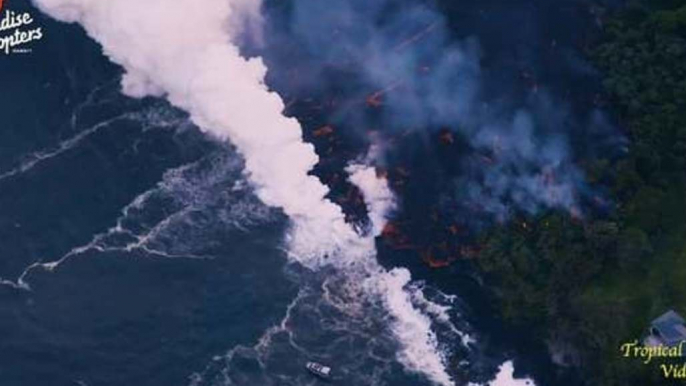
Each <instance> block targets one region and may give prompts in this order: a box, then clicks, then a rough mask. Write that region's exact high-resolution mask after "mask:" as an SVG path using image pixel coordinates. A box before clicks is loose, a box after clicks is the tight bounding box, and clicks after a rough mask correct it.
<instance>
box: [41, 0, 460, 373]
mask: <svg viewBox="0 0 686 386" xmlns="http://www.w3.org/2000/svg"><path fill="white" fill-rule="evenodd" d="M34 2H35V3H36V4H37V5H38V6H39V7H40V8H41V9H42V10H43V11H44V12H46V13H47V14H49V15H51V16H53V17H55V18H57V19H59V20H62V21H65V22H78V23H79V24H81V25H82V26H83V27H84V28H85V30H86V31H87V33H88V34H89V35H90V36H91V37H93V38H94V39H95V40H97V41H98V42H99V43H100V44H101V45H102V47H103V50H104V52H105V54H106V55H108V56H109V58H110V59H111V60H112V61H113V62H115V63H118V64H120V65H121V66H122V67H123V68H124V70H125V75H124V77H123V79H122V88H123V91H124V93H125V94H127V95H129V96H132V97H137V98H141V97H146V96H157V97H166V98H167V99H168V100H169V101H170V102H171V103H172V104H173V105H175V106H176V107H178V108H181V109H183V110H185V111H187V112H188V113H189V114H190V117H191V120H192V121H193V122H194V123H195V124H196V125H197V126H198V127H199V128H200V129H201V130H203V131H205V132H207V133H209V134H211V135H213V136H215V137H217V138H219V139H226V140H230V141H231V142H232V143H233V144H234V145H235V146H236V147H237V149H238V150H239V151H240V152H241V153H242V155H243V156H244V158H245V164H246V172H247V174H248V175H249V178H250V180H251V182H252V183H253V184H254V186H255V189H256V193H257V195H258V196H259V197H260V199H262V200H263V201H264V202H265V203H266V204H268V205H271V206H275V207H279V208H282V209H283V211H284V212H285V214H286V215H288V216H289V217H290V218H291V220H292V229H291V231H290V232H289V235H290V240H289V247H290V251H289V252H290V253H291V254H292V256H293V257H294V258H295V259H297V261H299V262H300V263H302V264H304V265H306V266H309V267H311V268H316V267H318V266H319V265H320V264H323V263H324V262H327V263H331V264H333V265H335V266H336V267H337V268H338V269H339V270H341V271H343V272H344V274H346V275H350V276H351V277H352V278H351V279H350V282H351V283H353V284H355V285H359V286H360V288H361V289H363V290H366V295H363V296H375V297H376V298H377V299H380V300H381V301H382V302H383V303H384V304H385V305H386V308H387V309H388V311H389V313H390V314H391V316H392V319H393V320H392V322H391V323H392V326H391V330H393V332H394V333H395V335H396V336H397V337H398V340H399V341H400V344H401V346H402V347H401V352H400V354H399V360H400V361H401V362H402V363H403V364H404V365H405V366H406V367H407V368H408V369H409V370H412V371H416V372H422V373H424V374H426V375H427V377H428V378H429V379H431V380H432V381H434V382H436V383H437V384H441V385H446V386H447V385H450V384H452V381H451V379H450V376H449V375H448V374H447V372H446V370H445V361H444V358H443V357H442V355H441V353H440V350H438V347H437V344H438V343H437V342H436V337H435V335H434V334H433V332H432V331H431V319H430V318H429V317H428V316H426V315H424V314H422V313H421V312H420V311H418V310H417V309H416V308H414V306H413V304H412V299H411V296H410V294H408V293H406V292H405V291H406V289H405V287H406V286H407V284H408V283H409V282H410V274H409V272H408V271H407V270H402V269H399V270H394V271H391V272H387V271H385V270H384V269H383V268H381V267H380V266H379V265H378V263H377V262H376V260H375V254H374V239H373V238H374V236H375V235H377V234H378V233H379V232H380V230H381V229H382V227H383V225H382V222H383V221H385V219H386V215H387V213H388V211H389V210H391V209H392V207H393V205H394V202H393V198H392V194H391V192H390V190H389V189H388V186H387V184H386V183H385V181H384V180H381V179H378V178H376V175H375V173H374V171H373V170H372V169H369V168H367V167H365V166H359V165H358V166H351V168H350V169H349V172H350V173H352V176H351V181H352V182H353V183H355V184H357V185H359V187H360V189H361V190H362V191H363V193H364V194H365V198H366V200H367V201H366V203H367V205H368V207H369V210H370V212H371V213H370V218H371V219H372V221H373V224H372V225H373V227H372V232H371V234H369V235H368V236H366V237H362V236H358V235H357V233H355V232H354V231H353V228H352V227H351V226H350V225H348V224H346V222H345V219H344V216H343V214H342V211H341V209H340V207H338V206H337V205H335V204H333V203H332V202H330V201H329V200H328V199H326V198H325V196H326V195H327V193H328V189H327V187H326V186H325V185H323V184H322V183H321V182H320V181H319V180H318V179H317V178H316V177H313V176H311V175H309V172H310V170H311V169H312V168H313V166H314V165H315V164H316V163H317V162H318V157H317V155H316V154H315V152H314V148H313V146H311V145H309V144H306V143H304V142H303V141H302V130H301V126H300V124H299V123H298V122H297V121H296V120H295V119H292V118H287V117H285V116H283V115H282V111H283V110H284V103H283V101H282V100H281V98H280V97H279V96H278V95H277V94H275V93H273V92H270V91H269V90H268V88H267V86H266V85H265V83H264V78H265V75H266V71H267V70H266V67H265V66H264V64H263V62H262V60H260V59H245V58H244V57H242V56H241V54H240V52H239V49H238V48H237V46H236V45H235V44H234V42H235V39H236V38H237V37H238V35H239V34H240V33H241V32H244V31H245V28H249V29H250V30H251V31H254V29H255V26H256V25H257V23H259V3H258V2H257V1H252V0H179V1H171V0H145V1H140V0H107V1H101V0H34ZM358 282H359V283H358Z"/></svg>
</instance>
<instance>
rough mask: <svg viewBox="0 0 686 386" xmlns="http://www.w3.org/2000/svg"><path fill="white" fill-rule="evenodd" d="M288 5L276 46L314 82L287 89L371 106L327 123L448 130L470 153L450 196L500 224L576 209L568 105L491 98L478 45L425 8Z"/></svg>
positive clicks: (537, 94) (308, 0) (337, 2)
mask: <svg viewBox="0 0 686 386" xmlns="http://www.w3.org/2000/svg"><path fill="white" fill-rule="evenodd" d="M287 3H288V4H289V6H279V5H276V3H275V4H274V5H273V7H272V9H271V12H272V16H271V18H273V19H276V20H278V21H277V22H274V23H273V28H274V30H275V31H276V33H275V34H273V36H271V39H272V44H273V46H275V45H284V44H285V43H284V41H285V40H289V41H292V40H295V41H296V42H297V44H295V45H293V44H291V46H290V49H291V50H292V55H293V56H299V57H298V59H295V58H293V59H291V60H292V61H301V62H302V63H303V64H304V67H307V69H308V73H309V74H313V75H312V76H302V78H303V79H301V80H297V81H296V84H295V85H291V87H294V88H298V84H297V82H301V84H302V87H303V88H305V89H326V88H329V89H337V90H338V92H339V93H344V94H347V96H344V98H345V97H348V98H350V97H354V96H355V95H356V94H357V96H359V95H371V98H374V99H373V100H372V101H371V104H372V105H373V107H367V108H363V107H364V106H363V107H360V108H350V109H342V110H344V111H340V112H339V113H338V116H336V117H334V118H333V119H337V120H338V121H340V123H341V124H345V125H348V126H352V127H357V128H358V129H362V130H364V129H368V128H375V129H382V130H389V131H392V130H396V131H400V130H412V129H418V130H426V129H429V130H431V129H439V128H448V129H450V130H451V131H453V132H454V133H456V134H457V135H459V136H460V137H461V138H462V139H463V140H464V141H465V142H466V144H467V146H468V149H466V150H468V152H469V153H468V154H467V153H466V154H465V155H464V156H463V157H462V163H463V164H462V165H460V166H461V167H460V169H461V170H462V175H461V176H460V177H459V178H457V179H456V180H455V185H454V186H455V189H454V190H455V195H456V196H458V197H459V198H460V200H461V201H462V202H463V203H464V204H465V205H468V206H470V205H471V206H478V207H479V208H480V210H481V211H483V212H487V213H491V214H494V215H496V216H497V217H505V216H507V215H508V213H509V212H510V211H512V210H524V211H527V212H536V211H537V210H539V209H541V208H544V207H545V208H563V209H567V210H571V209H573V208H574V207H575V206H576V205H577V200H578V197H577V194H578V193H577V192H578V191H579V190H580V189H581V190H583V178H582V175H581V172H580V171H579V170H578V169H577V168H576V167H575V166H574V165H573V159H572V154H571V149H570V145H569V138H568V137H567V135H568V133H569V118H570V115H569V114H567V110H566V108H565V107H564V105H563V104H562V103H559V102H557V101H556V100H555V98H553V97H552V96H550V95H549V94H548V93H546V91H545V89H544V88H543V87H542V86H541V87H539V86H538V85H535V90H534V91H532V92H531V93H530V95H529V96H528V97H525V98H522V100H513V98H512V95H511V93H510V90H503V95H500V96H493V95H491V94H493V93H492V90H489V92H488V93H487V92H486V91H485V89H484V86H483V85H484V79H483V74H482V68H481V62H482V59H483V58H482V52H481V48H480V46H479V43H478V41H477V39H475V38H462V39H456V37H455V36H454V35H453V32H451V30H450V28H449V26H448V21H447V20H446V18H445V17H444V16H443V15H442V14H441V13H440V12H439V11H437V10H435V9H434V8H432V6H430V5H428V4H429V2H423V1H405V0H379V1H368V0H329V1H316V0H292V1H289V2H287ZM503 33H507V31H503ZM280 39H284V40H280ZM273 46H272V48H273ZM284 57H286V56H284ZM313 79H314V80H313ZM343 79H345V80H344V81H343ZM532 88H534V87H532ZM486 94H488V95H486Z"/></svg>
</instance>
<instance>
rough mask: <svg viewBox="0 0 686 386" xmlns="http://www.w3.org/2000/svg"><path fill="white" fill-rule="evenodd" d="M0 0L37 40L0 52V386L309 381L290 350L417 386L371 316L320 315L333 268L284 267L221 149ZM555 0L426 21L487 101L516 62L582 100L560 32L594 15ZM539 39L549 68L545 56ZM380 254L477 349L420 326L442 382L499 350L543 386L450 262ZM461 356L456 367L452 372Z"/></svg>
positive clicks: (539, 359) (371, 310)
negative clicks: (480, 64)
mask: <svg viewBox="0 0 686 386" xmlns="http://www.w3.org/2000/svg"><path fill="white" fill-rule="evenodd" d="M9 3H10V6H11V7H12V9H13V10H17V11H19V10H22V9H28V10H31V12H32V13H33V15H34V17H35V18H36V19H37V21H36V22H37V23H39V24H40V25H42V26H43V28H44V30H45V38H44V39H43V40H42V41H41V42H39V43H38V44H34V45H33V46H32V48H33V52H32V53H30V54H22V55H12V56H0V278H2V279H3V280H4V284H3V285H0V385H3V386H5V385H7V386H47V385H49V386H78V385H81V386H85V385H87V386H122V385H141V386H143V385H145V386H172V385H193V386H200V385H254V386H261V385H265V386H266V385H314V384H317V383H318V381H317V380H315V379H314V378H312V377H310V376H309V375H308V374H307V373H306V372H304V371H303V364H304V363H305V362H306V361H307V360H310V359H314V360H320V361H323V362H328V363H335V364H337V365H338V366H337V367H338V370H339V379H338V381H337V382H338V383H339V384H345V385H350V386H357V385H360V386H362V385H392V386H403V385H424V384H429V383H428V381H427V380H426V379H425V378H423V377H422V376H420V375H417V374H408V373H406V372H404V371H403V368H402V366H401V365H400V364H399V363H398V362H397V361H396V360H395V353H396V351H397V350H398V347H397V342H395V341H394V340H393V339H392V337H391V335H390V334H389V332H388V326H387V325H385V323H384V321H385V316H384V314H383V310H381V309H379V308H378V307H375V306H374V305H365V307H366V308H364V310H365V313H362V314H360V313H358V312H355V311H351V310H346V309H345V308H338V307H336V306H335V304H336V303H335V301H331V302H329V301H328V300H326V299H328V298H327V296H328V295H327V294H328V292H327V290H333V295H331V296H332V298H333V299H345V296H346V295H345V294H336V293H335V292H336V288H337V286H336V277H335V275H333V276H332V275H329V273H327V272H321V273H318V274H314V273H310V272H305V271H303V269H302V268H299V267H297V266H293V265H289V264H288V263H287V258H286V256H285V253H284V251H283V250H282V248H281V246H282V238H283V234H284V231H285V228H286V226H287V219H286V218H285V217H284V216H283V215H282V214H281V213H279V212H278V211H276V210H273V209H270V208H267V207H265V206H264V205H263V204H261V203H260V202H259V200H258V199H257V198H256V197H255V196H254V194H253V193H252V191H251V189H250V187H249V185H248V184H247V183H246V181H245V177H244V176H243V175H242V160H241V158H240V157H239V156H238V155H237V154H236V152H235V151H234V150H233V149H232V148H231V147H230V145H228V144H223V143H217V142H216V141H213V140H211V139H208V138H206V137H205V136H203V135H202V134H201V133H199V131H198V130H197V128H195V127H194V126H193V125H191V124H190V123H189V122H188V119H187V116H186V115H185V114H184V113H183V112H180V111H177V110H175V109H173V108H172V107H170V106H169V105H168V104H167V103H166V102H165V101H163V100H156V99H145V100H132V99H129V98H126V97H123V96H122V95H121V94H120V93H119V84H118V82H119V79H120V76H121V70H120V69H119V68H117V67H116V66H114V65H112V64H110V63H109V61H108V60H107V58H105V57H104V56H103V55H102V53H101V51H100V48H99V46H98V45H97V44H96V43H94V42H93V41H92V40H90V39H88V38H87V37H86V36H85V34H84V32H83V31H82V30H81V29H80V28H79V27H77V26H73V25H63V24H58V23H56V22H54V21H51V20H49V19H47V18H45V17H42V16H40V13H39V12H38V11H36V10H34V9H32V8H31V7H30V6H29V4H28V3H27V1H25V0H16V1H10V2H9ZM515 3H516V4H515ZM548 3H551V4H548ZM559 3H560V4H557V3H556V4H554V5H553V4H552V2H546V1H515V2H510V1H502V0H501V1H486V2H483V1H468V2H454V3H449V4H448V5H446V6H445V9H444V10H445V12H447V13H448V14H450V15H451V18H450V20H451V23H454V24H455V26H456V30H457V31H458V32H459V34H461V35H463V36H470V35H475V36H477V37H478V38H479V39H480V40H481V41H482V44H483V49H484V51H485V52H486V54H487V55H486V59H487V60H486V64H485V66H486V67H485V71H486V73H488V74H489V76H487V77H486V78H487V79H489V86H487V88H488V89H489V90H491V91H493V92H494V93H495V92H496V90H499V89H500V88H501V86H502V84H503V83H507V82H514V79H519V78H520V72H521V71H522V68H523V67H526V68H527V69H530V70H531V71H538V72H537V75H538V76H539V77H540V78H541V81H542V82H546V83H547V84H548V85H550V87H553V88H557V89H558V90H560V92H561V93H562V94H564V95H569V99H570V100H579V103H578V105H579V106H581V107H580V108H584V107H583V106H584V105H591V104H592V102H591V97H589V95H592V94H594V93H595V92H596V88H597V84H596V83H595V80H594V79H595V78H594V75H593V71H592V70H589V69H588V68H587V67H585V64H584V63H583V62H582V61H581V59H579V58H578V55H579V49H580V47H579V45H581V44H582V43H583V37H584V32H579V33H577V32H578V31H586V30H587V29H588V26H589V25H592V24H593V22H594V15H592V14H591V13H590V11H589V10H590V8H589V4H586V3H585V2H581V1H561V2H559ZM519 26H521V27H522V28H516V29H514V28H515V27H519ZM527 26H528V27H530V28H532V29H534V30H530V29H527V28H525V27H527ZM504 30H508V31H504ZM552 40H555V42H556V43H555V44H559V45H562V46H563V47H564V48H565V50H566V51H565V52H566V53H565V55H566V58H562V59H561V58H559V57H553V56H551V55H548V54H546V52H547V51H546V49H545V48H544V47H548V46H549V45H550V44H552V43H551V41H552ZM274 52H275V53H274V55H273V56H272V57H268V58H267V61H268V62H271V63H274V64H276V65H277V66H278V64H279V63H283V67H281V68H279V67H277V68H274V69H273V71H274V72H273V75H272V80H273V85H274V87H275V88H276V89H277V90H279V91H283V92H284V93H288V92H289V91H290V90H288V87H289V86H288V83H287V82H280V81H279V79H280V74H281V71H284V72H285V71H287V70H288V68H287V66H286V64H285V62H286V61H282V60H281V59H280V56H279V55H281V53H278V52H277V51H276V50H275V51H274ZM489 53H492V54H490V55H489ZM518 63H519V64H518ZM522 63H523V64H522ZM561 63H566V64H565V65H561ZM539 70H540V71H539ZM508 71H510V72H508ZM491 82H492V84H491ZM496 85H497V87H496ZM280 89H281V90H280ZM508 90H510V92H512V93H513V94H514V95H517V92H518V86H516V85H513V86H512V87H509V88H508ZM298 91H301V90H298ZM576 105H577V104H575V106H576ZM585 108H590V107H588V106H587V107H585ZM313 124H314V123H313ZM420 199H421V197H419V198H417V200H418V204H417V205H416V206H415V208H414V209H411V210H421V209H417V208H420V207H421V204H419V203H421V200H420ZM409 206H410V207H412V205H409ZM381 259H382V261H383V262H384V263H385V264H387V265H389V266H391V265H406V266H409V267H411V268H412V270H413V271H414V274H415V277H416V278H418V279H422V280H426V281H427V283H429V284H430V285H429V286H428V287H427V289H426V293H427V294H429V296H431V297H432V298H433V299H434V300H436V301H444V302H446V304H448V303H449V304H451V305H452V307H453V308H452V311H451V316H452V317H453V324H454V325H455V326H458V327H459V329H460V330H462V331H463V332H466V333H469V334H472V335H474V336H476V337H477V338H478V343H477V344H476V345H475V346H474V347H473V351H472V352H471V353H466V352H464V351H463V350H462V348H460V347H458V346H459V344H458V339H457V337H456V336H455V335H454V334H452V335H451V334H450V333H449V332H446V333H439V336H440V337H442V338H444V339H445V340H444V341H443V342H442V344H443V345H444V346H445V348H446V349H447V351H451V352H452V354H453V357H451V358H450V367H451V369H453V370H454V374H453V376H454V377H455V379H456V381H458V384H464V383H466V381H468V380H472V381H477V380H485V379H488V377H489V376H490V375H492V373H493V371H494V370H495V367H497V365H499V364H500V363H502V361H503V360H505V359H511V358H512V357H517V358H518V359H520V362H521V368H522V369H524V370H525V371H527V372H529V373H531V374H532V375H534V376H535V377H537V378H538V379H539V380H541V381H540V382H539V383H540V384H553V383H549V382H557V381H555V372H554V371H552V369H551V365H550V363H549V362H548V361H547V359H546V355H545V349H544V348H543V347H541V346H540V342H538V343H536V342H535V341H531V340H528V339H526V338H523V337H522V338H513V337H512V334H513V333H516V332H514V331H509V330H506V329H504V327H503V325H502V324H501V323H500V322H499V321H498V319H497V318H496V317H494V316H493V315H495V311H494V310H493V309H492V307H490V306H489V305H488V304H484V302H485V301H486V300H487V299H488V297H487V296H486V294H485V291H484V290H483V288H480V286H479V284H478V281H477V280H475V279H474V275H473V274H472V272H470V271H469V269H468V268H467V267H464V266H458V267H453V268H452V269H450V270H446V271H443V272H440V273H436V272H435V271H431V270H428V269H426V268H425V267H423V266H422V264H421V263H419V262H418V261H416V259H413V258H412V257H408V256H404V255H403V254H401V253H398V252H396V251H391V250H382V254H381ZM432 286H437V287H440V288H441V290H442V291H443V292H445V293H449V294H455V295H457V296H458V298H456V299H452V298H451V300H446V297H445V296H444V295H443V294H442V292H440V291H438V290H437V289H435V288H434V287H432ZM322 299H325V300H324V301H323V300H322ZM348 311H349V312H348ZM461 360H468V361H469V362H470V364H469V366H468V368H467V369H465V370H459V371H458V370H457V369H458V368H459V367H460V365H458V363H459V362H460V361H461ZM556 384H557V385H561V383H556Z"/></svg>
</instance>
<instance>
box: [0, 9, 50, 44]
mask: <svg viewBox="0 0 686 386" xmlns="http://www.w3.org/2000/svg"><path fill="white" fill-rule="evenodd" d="M7 1H8V0H0V56H3V55H10V54H26V53H30V52H31V48H30V46H29V44H31V43H32V42H35V41H38V40H41V39H42V38H43V29H42V28H41V27H36V26H35V20H34V19H33V16H31V14H30V13H29V12H14V11H12V10H9V9H6V7H5V5H6V3H7Z"/></svg>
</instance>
